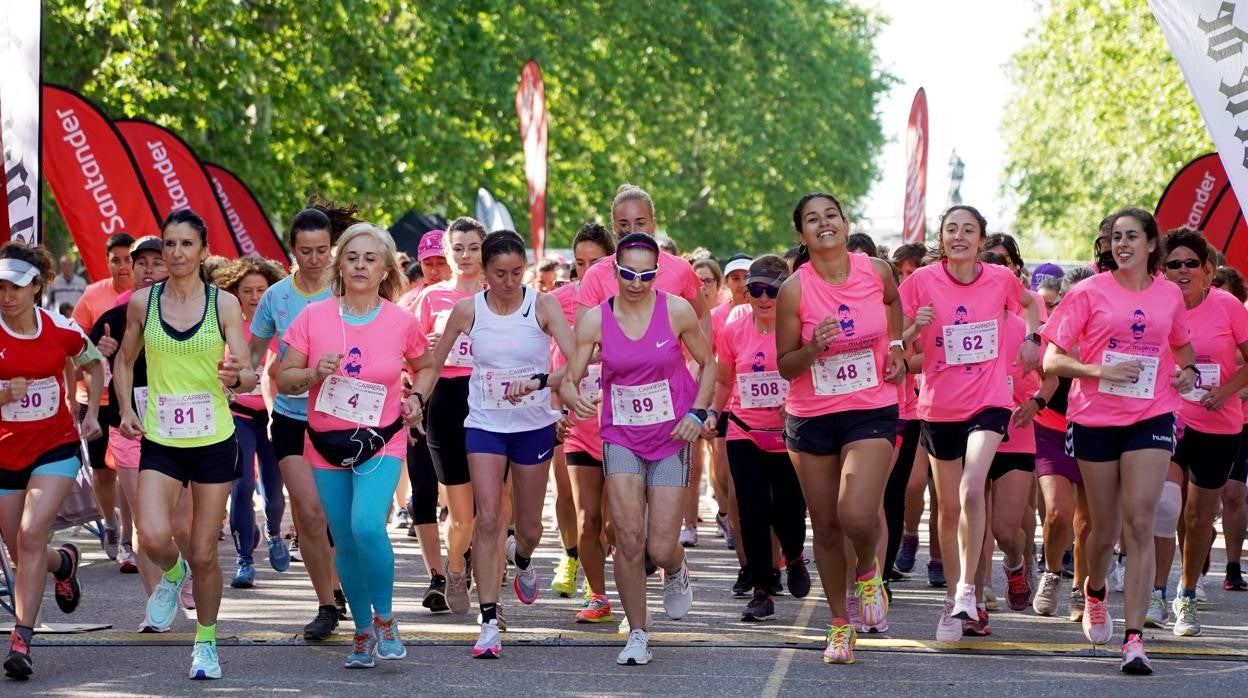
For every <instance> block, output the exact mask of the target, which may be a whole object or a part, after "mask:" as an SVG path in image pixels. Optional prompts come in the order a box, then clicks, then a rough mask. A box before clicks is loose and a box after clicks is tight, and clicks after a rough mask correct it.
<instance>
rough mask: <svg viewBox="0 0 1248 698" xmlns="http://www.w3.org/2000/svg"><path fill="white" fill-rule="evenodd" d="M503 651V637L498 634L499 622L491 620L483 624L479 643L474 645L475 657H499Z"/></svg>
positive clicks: (478, 639) (473, 652) (473, 654)
mask: <svg viewBox="0 0 1248 698" xmlns="http://www.w3.org/2000/svg"><path fill="white" fill-rule="evenodd" d="M502 653H503V639H502V637H501V636H500V635H499V634H498V622H497V621H490V622H489V623H482V624H481V634H480V635H479V636H478V637H477V644H475V645H473V646H472V656H473V658H474V659H498V657H499V655H500V654H502Z"/></svg>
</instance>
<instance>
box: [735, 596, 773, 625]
mask: <svg viewBox="0 0 1248 698" xmlns="http://www.w3.org/2000/svg"><path fill="white" fill-rule="evenodd" d="M775 615H776V602H775V601H772V599H771V595H770V594H768V593H767V592H766V591H763V590H762V589H756V590H755V591H754V598H752V599H750V603H749V605H747V606H746V607H745V610H744V611H742V612H741V620H743V621H745V622H746V623H757V622H760V621H764V620H768V619H770V618H772V617H774V616H775Z"/></svg>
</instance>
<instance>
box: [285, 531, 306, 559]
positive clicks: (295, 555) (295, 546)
mask: <svg viewBox="0 0 1248 698" xmlns="http://www.w3.org/2000/svg"><path fill="white" fill-rule="evenodd" d="M287 552H288V553H289V554H290V559H291V560H294V561H295V562H303V554H302V553H300V552H299V536H298V535H296V536H293V537H292V538H291V539H290V548H289V549H288V550H287Z"/></svg>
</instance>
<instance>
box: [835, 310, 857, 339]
mask: <svg viewBox="0 0 1248 698" xmlns="http://www.w3.org/2000/svg"><path fill="white" fill-rule="evenodd" d="M836 314H837V323H839V324H840V326H841V334H843V335H845V336H846V337H853V336H854V316H853V313H852V312H851V311H850V309H849V306H848V305H842V306H841V307H839V308H837V309H836Z"/></svg>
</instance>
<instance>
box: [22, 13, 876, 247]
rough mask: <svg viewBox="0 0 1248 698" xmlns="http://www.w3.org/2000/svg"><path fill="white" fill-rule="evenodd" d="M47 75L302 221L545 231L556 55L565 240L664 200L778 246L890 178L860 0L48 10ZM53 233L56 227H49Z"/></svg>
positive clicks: (699, 221)
mask: <svg viewBox="0 0 1248 698" xmlns="http://www.w3.org/2000/svg"><path fill="white" fill-rule="evenodd" d="M44 6H45V32H44V35H45V47H46V48H45V61H46V63H45V68H44V76H45V79H47V80H48V81H50V82H55V83H61V84H66V85H68V86H70V87H72V88H75V89H78V90H81V91H82V92H84V93H85V94H86V95H87V96H88V97H90V98H92V99H93V100H95V101H97V102H98V103H100V104H101V106H103V108H104V109H105V111H106V112H107V113H109V114H110V115H112V116H114V117H122V116H127V117H129V116H141V117H145V118H149V119H152V120H153V121H156V122H157V123H160V124H162V125H165V126H168V127H170V128H171V129H173V130H174V131H176V132H178V133H179V134H180V135H182V136H183V137H184V138H185V139H186V140H187V141H188V142H189V143H190V144H191V145H192V147H194V148H196V150H197V152H198V153H199V155H200V156H201V157H203V158H205V159H211V160H214V161H219V162H221V163H223V164H225V165H226V166H228V167H231V168H232V169H234V170H235V171H236V172H238V173H239V175H240V176H242V177H243V178H244V179H245V180H246V181H247V182H248V183H249V184H250V185H251V186H252V187H253V189H254V190H255V191H256V193H257V195H258V197H259V198H260V200H261V203H262V204H264V205H265V207H266V209H267V210H268V211H269V212H270V214H272V215H274V216H275V217H276V218H278V219H279V220H285V219H287V218H288V217H289V216H290V215H291V214H292V213H293V212H294V211H295V210H297V208H298V207H299V206H300V204H301V203H302V201H303V200H304V199H305V198H306V196H307V195H308V194H310V193H312V192H317V191H319V192H323V193H324V194H325V195H327V196H329V197H331V198H336V199H341V200H353V201H356V202H358V203H360V204H361V205H362V206H363V208H364V211H365V214H366V215H367V216H368V217H369V218H370V219H372V220H375V221H377V222H380V223H383V224H386V223H390V222H392V221H394V220H396V219H397V218H398V217H400V216H401V215H403V213H405V212H406V211H408V210H409V209H411V208H419V209H421V210H424V211H431V210H432V211H439V212H442V213H444V214H445V215H447V216H448V217H454V216H457V215H463V214H471V212H472V207H473V202H474V201H475V197H476V190H477V187H478V186H485V187H487V188H489V189H490V190H491V191H493V192H494V194H495V195H496V196H498V197H499V198H500V199H501V200H503V201H505V202H506V203H507V204H508V205H509V207H510V208H511V210H512V213H513V216H514V217H515V219H516V224H517V226H518V227H519V228H520V232H521V233H522V234H525V235H526V236H527V232H528V210H527V203H526V202H527V187H526V184H525V179H524V167H523V162H524V161H523V154H522V149H521V143H520V137H519V126H518V123H517V119H516V114H515V106H514V100H515V90H516V86H517V81H518V75H519V71H520V67H521V66H522V65H523V63H524V61H525V60H527V59H529V58H534V59H536V60H537V61H538V62H539V63H540V65H541V67H542V72H543V77H544V79H545V83H546V94H547V104H548V108H549V110H550V156H549V169H550V175H549V184H548V197H547V202H548V204H547V205H548V213H547V229H548V234H549V241H548V244H549V245H552V246H560V245H567V244H568V243H569V242H570V240H571V238H572V236H573V234H574V233H575V231H576V229H577V228H578V227H579V226H580V225H581V223H583V222H585V221H586V220H591V219H594V218H604V217H605V216H606V214H607V212H608V207H609V203H610V200H611V197H612V196H613V194H614V192H615V189H616V187H617V186H618V185H619V184H620V183H622V182H625V181H629V182H633V183H636V184H638V185H641V186H643V187H645V188H646V189H648V190H649V191H650V192H651V193H652V195H653V196H654V198H655V203H656V206H657V208H658V210H659V222H660V224H661V225H663V226H665V227H666V228H667V229H668V230H669V231H670V232H671V233H672V235H673V237H675V238H676V239H677V240H678V241H679V242H680V244H681V245H682V247H684V248H692V247H693V246H695V245H705V246H707V247H710V248H711V249H713V250H715V251H717V252H732V251H736V250H737V249H751V250H763V249H776V248H779V247H783V246H786V245H787V244H788V243H789V241H790V240H791V235H792V234H791V227H790V226H789V224H788V223H786V221H787V219H788V217H789V212H790V209H791V207H792V205H793V203H794V202H795V201H796V199H797V198H798V197H799V196H800V195H801V194H803V193H805V192H806V191H808V190H810V189H812V188H826V189H831V190H833V191H835V192H837V193H839V194H841V195H842V196H843V197H844V198H845V200H846V201H847V202H849V203H850V205H851V206H852V205H853V202H854V201H855V200H857V199H859V198H861V197H863V196H865V195H866V193H867V191H868V189H869V187H870V184H871V182H872V180H873V179H874V178H875V177H876V174H877V173H876V171H875V166H874V164H873V163H874V158H875V155H876V154H877V153H878V151H879V149H880V147H881V146H882V143H883V137H882V132H881V128H880V124H879V119H878V118H877V115H876V113H875V112H876V106H877V104H878V101H879V98H880V96H881V94H882V92H883V91H884V90H885V89H887V87H888V85H889V82H890V78H889V77H888V76H887V75H885V74H884V73H883V72H882V70H881V68H880V65H879V61H878V59H877V56H876V55H875V52H874V48H873V42H874V39H875V36H876V33H877V32H878V29H879V26H880V21H881V20H880V19H879V18H878V17H877V16H876V15H874V14H873V13H870V12H866V11H863V10H861V9H858V8H857V7H856V6H854V5H853V4H851V3H850V2H848V1H847V0H725V1H724V2H717V3H700V2H693V1H684V2H662V1H657V0H602V1H601V2H586V1H580V2H560V1H559V0H538V1H534V2H528V3H523V4H516V3H511V2H503V1H502V0H472V1H469V2H459V1H455V0H421V1H419V2H405V1H403V0H266V1H265V2H260V1H258V0H235V1H234V2H220V1H219V0H186V1H185V2H181V3H176V4H175V3H150V2H140V1H138V0H95V1H94V2H91V3H83V2H81V0H47V1H46V2H45V3H44ZM45 214H49V215H47V219H48V220H49V222H53V221H56V222H58V223H59V216H56V215H55V214H54V213H52V211H50V210H49V211H46V212H45Z"/></svg>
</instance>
